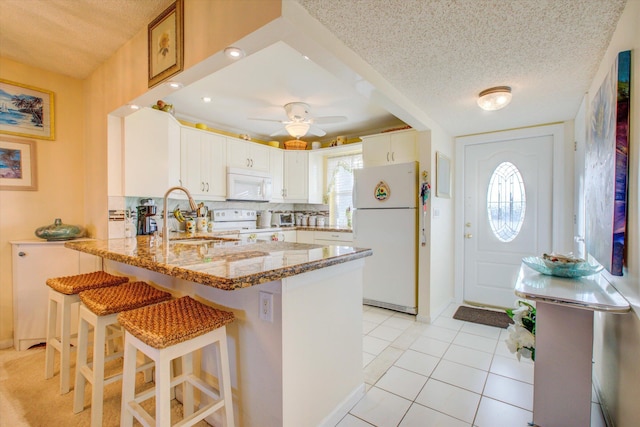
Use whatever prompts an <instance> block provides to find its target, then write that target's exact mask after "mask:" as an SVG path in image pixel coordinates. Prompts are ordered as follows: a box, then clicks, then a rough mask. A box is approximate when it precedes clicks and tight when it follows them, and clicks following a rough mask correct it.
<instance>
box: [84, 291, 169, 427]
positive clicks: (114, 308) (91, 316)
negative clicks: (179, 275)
mask: <svg viewBox="0 0 640 427" xmlns="http://www.w3.org/2000/svg"><path fill="white" fill-rule="evenodd" d="M79 296H80V301H82V305H81V306H80V319H79V322H80V323H79V326H78V351H77V362H76V381H75V387H74V396H73V412H74V413H78V412H81V411H83V410H84V389H85V385H86V383H87V381H88V382H90V383H91V385H92V388H91V426H92V427H98V426H102V397H103V395H104V386H105V385H108V384H111V383H112V382H114V381H118V380H120V379H121V378H122V373H118V374H115V375H112V376H110V377H108V378H105V372H104V367H105V362H108V361H110V360H114V359H116V358H118V357H122V355H123V353H122V352H119V353H112V354H109V355H108V356H107V357H105V342H106V340H107V332H108V330H109V327H110V326H114V325H118V319H117V317H118V313H120V312H123V311H125V310H133V309H136V308H140V307H144V306H147V305H150V304H156V303H159V302H162V301H166V300H168V299H171V294H170V293H169V292H164V291H161V290H159V289H156V288H154V287H152V286H150V285H148V284H146V283H145V282H128V283H124V284H122V285H119V286H111V287H108V288H100V289H92V290H89V291H84V292H80V294H79ZM90 326H92V327H93V363H89V361H88V359H87V346H88V343H89V327H90ZM109 353H110V352H109ZM151 367H152V364H145V365H143V366H139V367H138V370H143V369H150V368H151Z"/></svg>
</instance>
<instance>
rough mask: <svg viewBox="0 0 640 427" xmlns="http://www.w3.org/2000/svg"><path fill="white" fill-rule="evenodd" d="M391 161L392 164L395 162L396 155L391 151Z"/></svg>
mask: <svg viewBox="0 0 640 427" xmlns="http://www.w3.org/2000/svg"><path fill="white" fill-rule="evenodd" d="M391 161H392V162H395V161H396V153H395V151H392V152H391Z"/></svg>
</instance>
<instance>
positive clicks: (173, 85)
mask: <svg viewBox="0 0 640 427" xmlns="http://www.w3.org/2000/svg"><path fill="white" fill-rule="evenodd" d="M166 85H167V86H169V87H170V88H171V89H180V88H181V87H184V85H183V84H182V83H180V82H174V81H170V82H167V83H166Z"/></svg>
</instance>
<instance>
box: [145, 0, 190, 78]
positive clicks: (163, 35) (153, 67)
mask: <svg viewBox="0 0 640 427" xmlns="http://www.w3.org/2000/svg"><path fill="white" fill-rule="evenodd" d="M183 11H184V6H183V0H176V2H175V3H173V4H172V5H171V6H169V7H168V8H166V9H165V10H164V12H162V13H161V14H160V15H159V16H158V17H157V18H156V19H154V20H153V22H151V23H150V24H149V32H148V43H149V87H153V86H155V85H157V84H158V83H160V82H163V81H164V80H166V79H168V78H169V77H171V76H173V75H175V74H177V73H179V72H180V71H182V67H183V59H184V33H183V22H184V13H183Z"/></svg>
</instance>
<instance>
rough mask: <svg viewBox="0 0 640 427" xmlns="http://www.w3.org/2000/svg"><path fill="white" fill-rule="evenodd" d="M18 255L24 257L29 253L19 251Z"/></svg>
mask: <svg viewBox="0 0 640 427" xmlns="http://www.w3.org/2000/svg"><path fill="white" fill-rule="evenodd" d="M18 256H22V257H24V256H27V254H26V253H24V252H22V251H20V252H18Z"/></svg>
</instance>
